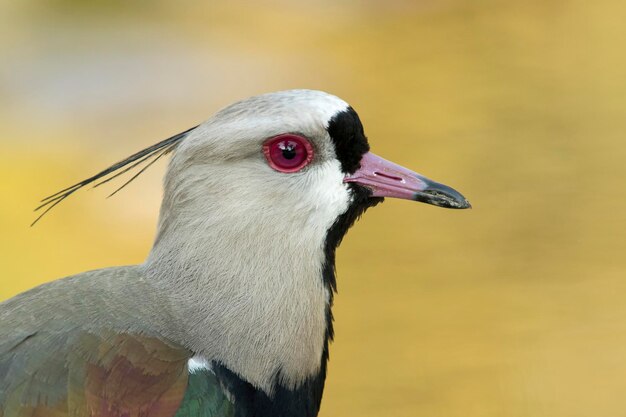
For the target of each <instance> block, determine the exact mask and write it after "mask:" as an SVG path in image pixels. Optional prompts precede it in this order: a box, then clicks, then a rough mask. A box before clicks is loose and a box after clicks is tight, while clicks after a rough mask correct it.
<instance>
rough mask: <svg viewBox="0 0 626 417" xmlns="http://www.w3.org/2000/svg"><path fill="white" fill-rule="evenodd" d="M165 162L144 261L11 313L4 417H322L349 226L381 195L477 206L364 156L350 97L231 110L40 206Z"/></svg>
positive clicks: (319, 95)
mask: <svg viewBox="0 0 626 417" xmlns="http://www.w3.org/2000/svg"><path fill="white" fill-rule="evenodd" d="M165 155H170V156H171V158H170V160H169V163H168V167H167V171H166V174H165V179H164V184H163V200H162V204H161V209H160V214H159V220H158V225H157V232H156V237H155V239H154V242H153V246H152V249H151V251H150V252H149V255H148V256H147V258H146V260H145V261H144V262H143V263H141V264H139V265H132V266H118V267H110V268H105V269H100V270H95V271H89V272H84V273H80V274H78V275H74V276H71V277H66V278H62V279H59V280H56V281H52V282H49V283H46V284H43V285H41V286H38V287H36V288H34V289H31V290H29V291H26V292H24V293H21V294H19V295H17V296H15V297H13V298H11V299H8V300H6V301H4V302H2V303H1V304H0V417H42V416H46V417H47V416H50V417H66V416H67V417H70V416H71V417H314V416H317V415H318V412H319V409H320V404H321V401H322V394H323V390H324V382H325V379H326V374H327V362H328V358H329V345H330V343H331V341H332V339H333V335H334V333H333V316H332V305H333V298H334V294H335V291H336V277H335V276H336V273H335V253H336V249H337V247H338V246H339V244H340V242H341V241H342V239H343V237H344V235H345V234H346V232H347V231H348V229H349V228H350V227H351V226H352V225H353V224H354V223H355V221H356V220H357V219H358V218H359V217H360V216H361V215H362V214H363V213H364V212H365V211H366V210H367V209H368V208H370V207H373V206H375V205H376V204H378V203H380V202H381V201H383V199H384V198H385V197H390V198H400V199H408V200H414V201H418V202H424V203H428V204H431V205H435V206H439V207H444V208H454V209H465V208H469V207H470V204H469V202H468V201H467V199H466V198H465V197H463V195H462V194H460V193H459V192H457V191H456V190H454V189H453V188H451V187H448V186H446V185H443V184H440V183H437V182H435V181H432V180H430V179H428V178H426V177H424V176H422V175H419V174H416V173H415V172H413V171H411V170H409V169H407V168H404V167H402V166H400V165H397V164H395V163H392V162H390V161H387V160H385V159H383V158H381V157H379V156H377V155H376V154H374V153H372V152H370V146H369V143H368V140H367V137H366V135H365V133H364V129H363V125H362V123H361V120H360V118H359V116H358V114H357V113H356V111H355V110H354V109H353V108H352V107H351V106H350V105H349V104H348V103H346V102H345V101H343V100H342V99H340V98H338V97H336V96H334V95H331V94H328V93H325V92H322V91H316V90H288V91H279V92H273V93H267V94H262V95H258V96H254V97H250V98H247V99H244V100H241V101H239V102H236V103H234V104H231V105H229V106H227V107H225V108H223V109H222V110H220V111H218V112H217V113H215V114H214V115H213V116H212V117H211V118H209V119H208V120H207V121H206V122H204V123H202V124H200V125H198V126H196V127H194V128H192V129H189V130H187V131H185V132H183V133H181V134H178V135H175V136H173V137H171V138H169V139H166V140H164V141H161V142H159V143H157V144H155V145H153V146H151V147H149V148H146V149H144V150H142V151H140V152H137V153H136V154H134V155H132V156H130V157H128V158H126V159H124V160H122V161H120V162H119V163H117V164H115V165H113V166H111V167H109V168H107V169H105V170H103V171H101V172H99V173H98V174H96V175H94V176H92V177H90V178H88V179H86V180H84V181H81V182H79V183H77V184H75V185H73V186H72V187H69V188H66V189H65V190H62V191H61V192H59V193H57V194H55V195H53V196H50V197H48V198H47V199H44V200H43V203H42V205H41V206H40V211H43V210H45V211H44V214H45V212H47V211H48V210H49V209H50V208H52V207H53V206H56V205H57V204H59V203H60V202H62V201H64V200H65V199H66V198H67V197H69V196H70V195H72V194H73V193H75V192H76V191H78V190H80V189H83V188H85V187H86V186H88V185H100V184H102V183H105V182H108V181H109V180H111V179H113V178H115V177H117V176H118V175H120V174H122V173H125V172H128V171H129V170H131V169H138V168H139V167H141V166H142V164H143V165H145V166H143V168H142V169H141V170H140V171H139V173H138V174H135V175H134V176H133V178H131V180H132V179H134V178H136V177H137V176H138V175H139V174H140V173H141V172H143V171H144V170H145V169H146V168H147V167H148V166H149V165H151V164H152V163H154V162H155V161H156V160H157V159H159V158H162V157H163V156H165ZM127 183H128V182H127ZM127 183H126V184H127ZM126 184H125V185H126Z"/></svg>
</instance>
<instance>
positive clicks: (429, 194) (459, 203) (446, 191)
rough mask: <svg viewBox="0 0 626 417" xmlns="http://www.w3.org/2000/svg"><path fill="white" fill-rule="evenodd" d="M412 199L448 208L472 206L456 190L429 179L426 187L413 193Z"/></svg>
mask: <svg viewBox="0 0 626 417" xmlns="http://www.w3.org/2000/svg"><path fill="white" fill-rule="evenodd" d="M414 200H415V201H419V202H422V203H427V204H432V205H434V206H437V207H444V208H449V209H458V210H461V209H469V208H472V205H471V204H470V202H469V201H467V199H466V198H465V197H463V195H462V194H461V193H459V192H458V191H457V190H455V189H454V188H452V187H448V186H447V185H444V184H440V183H438V182H434V181H429V183H428V187H427V188H426V189H424V190H423V191H419V192H417V193H415V197H414Z"/></svg>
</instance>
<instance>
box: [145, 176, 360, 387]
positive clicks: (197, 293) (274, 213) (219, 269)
mask: <svg viewBox="0 0 626 417" xmlns="http://www.w3.org/2000/svg"><path fill="white" fill-rule="evenodd" d="M187 169H193V167H188V168H187ZM216 169H219V167H214V169H213V171H212V172H211V176H206V175H205V176H204V178H203V177H202V172H201V171H199V172H189V173H188V178H196V177H198V176H199V178H198V179H197V180H194V181H193V183H192V182H189V183H188V184H187V183H185V182H184V181H182V182H181V181H177V183H176V184H169V183H167V182H166V196H165V199H164V203H163V207H162V211H161V222H160V227H159V234H158V237H157V241H156V243H155V246H154V248H153V250H152V252H151V254H150V256H149V258H148V260H147V261H146V264H145V268H146V272H147V274H148V276H149V277H150V278H151V279H152V281H153V282H154V283H155V285H157V286H158V287H160V288H161V289H162V290H164V291H166V294H168V296H169V297H170V299H171V300H172V303H173V304H174V310H175V311H176V312H177V314H178V315H179V318H180V320H182V322H183V323H184V327H185V332H186V333H187V337H186V340H184V341H181V343H184V344H185V345H186V346H187V347H188V348H190V349H191V350H192V351H194V353H196V354H199V355H202V356H203V357H204V358H206V359H207V360H208V361H218V362H220V363H221V364H223V365H225V366H226V367H227V368H229V369H230V370H231V371H233V372H235V373H237V374H238V375H240V376H241V377H242V378H244V379H245V380H247V381H248V382H250V383H251V384H253V385H254V386H256V387H257V388H260V389H263V390H264V391H266V392H267V393H270V394H271V392H272V390H273V386H274V382H275V377H276V375H277V374H278V372H280V378H281V381H280V382H281V383H282V384H283V385H285V386H287V387H296V386H298V385H299V384H301V383H302V382H303V381H304V380H305V379H306V378H307V377H310V376H312V375H315V374H316V373H317V372H318V371H319V367H320V363H321V357H322V350H323V347H324V339H325V332H326V326H327V323H326V308H327V305H328V302H329V298H330V294H329V292H328V291H329V290H328V288H327V287H326V286H325V285H324V282H323V279H322V268H323V266H324V263H325V261H326V259H325V254H324V245H325V240H326V234H327V231H328V229H329V228H330V227H331V226H332V224H333V222H334V221H335V220H336V218H337V217H338V216H339V215H340V214H342V213H343V212H345V211H346V210H347V208H348V204H349V200H350V194H349V192H348V189H347V187H345V185H343V184H342V181H341V175H342V174H341V173H340V171H339V169H338V166H334V165H333V166H328V167H321V168H320V169H325V170H326V172H324V175H320V176H319V177H318V178H322V179H324V180H323V181H317V182H314V183H312V184H302V185H300V186H299V187H295V188H294V189H293V190H291V189H284V187H283V188H282V189H281V190H280V191H279V192H278V191H277V193H279V194H280V195H279V196H277V195H276V194H269V195H267V194H266V195H263V194H261V193H259V192H258V190H259V187H260V186H262V185H261V184H255V183H254V180H253V179H251V180H250V184H249V187H250V188H249V189H247V190H244V191H245V192H242V190H239V192H238V193H237V194H235V193H225V194H223V195H219V196H216V195H210V194H208V195H206V196H204V198H198V196H197V195H193V196H190V190H192V189H194V188H193V187H194V186H196V185H197V182H196V181H200V182H201V183H202V184H203V186H204V188H205V189H211V181H212V178H222V179H223V178H224V176H227V175H228V173H227V172H226V171H225V172H222V173H219V172H215V170H216ZM335 172H336V174H334V173H335ZM337 176H339V177H337ZM304 185H306V186H309V187H315V188H316V189H310V190H309V192H307V193H302V192H301V191H302V188H301V186H304ZM265 186H267V184H265ZM296 188H297V189H296ZM242 195H245V196H247V198H248V200H246V201H241V196H242ZM307 199H311V201H308V200H307ZM313 199H317V201H314V200H313ZM329 199H330V200H334V201H328V200H329ZM251 207H254V208H253V209H251Z"/></svg>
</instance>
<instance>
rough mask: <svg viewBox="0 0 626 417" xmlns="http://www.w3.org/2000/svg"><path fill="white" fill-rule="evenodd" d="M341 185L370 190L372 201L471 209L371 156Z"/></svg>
mask: <svg viewBox="0 0 626 417" xmlns="http://www.w3.org/2000/svg"><path fill="white" fill-rule="evenodd" d="M343 181H344V182H354V183H357V184H359V185H362V186H364V187H366V188H369V189H370V190H371V191H372V197H394V198H402V199H406V200H414V201H421V202H423V203H428V204H433V205H435V206H439V207H446V208H453V209H466V208H471V207H472V206H471V205H470V203H469V201H467V200H466V199H465V197H463V196H462V195H461V193H459V192H458V191H456V190H454V189H453V188H450V187H448V186H447V185H443V184H439V183H438V182H435V181H431V180H429V179H428V178H426V177H424V176H422V175H419V174H416V173H415V172H413V171H411V170H409V169H406V168H404V167H403V166H400V165H398V164H394V163H393V162H390V161H387V160H386V159H383V158H381V157H380V156H377V155H374V154H373V153H371V152H368V153H366V154H365V155H363V158H361V167H360V168H359V169H358V170H357V171H356V172H355V173H354V174H352V175H348V176H347V177H345V178H344V180H343Z"/></svg>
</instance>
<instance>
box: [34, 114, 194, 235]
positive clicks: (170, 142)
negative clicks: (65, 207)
mask: <svg viewBox="0 0 626 417" xmlns="http://www.w3.org/2000/svg"><path fill="white" fill-rule="evenodd" d="M196 127H198V126H195V127H192V128H191V129H188V130H185V131H184V132H182V133H179V134H177V135H175V136H172V137H171V138H168V139H165V140H162V141H161V142H159V143H156V144H154V145H152V146H150V147H148V148H146V149H144V150H141V151H139V152H137V153H135V154H133V155H131V156H129V157H128V158H126V159H124V160H122V161H119V162H117V163H116V164H113V165H111V166H110V167H108V168H107V169H105V170H103V171H100V172H99V173H97V174H96V175H94V176H92V177H89V178H87V179H85V180H83V181H80V182H78V183H76V184H74V185H72V186H70V187H67V188H65V189H63V190H61V191H59V192H57V193H55V194H52V195H51V196H48V197H46V198H44V199H43V200H41V205H40V206H39V207H37V208H36V209H35V211H39V210H44V211H43V212H42V213H41V214H40V215H39V217H37V218H36V219H35V221H34V222H33V223H32V224H31V226H34V225H35V224H37V222H38V221H39V220H41V218H42V217H43V216H45V215H46V214H47V213H48V212H49V211H50V210H52V209H53V208H54V207H56V206H57V205H58V204H59V203H61V202H62V201H63V200H65V199H66V198H67V197H69V196H70V195H72V194H74V193H75V192H76V191H78V190H80V189H81V188H83V187H85V186H87V185H90V184H92V183H94V182H96V184H95V185H94V186H93V187H94V188H95V187H99V186H101V185H103V184H105V183H107V182H109V181H111V180H113V179H115V178H117V177H119V176H120V175H122V174H125V173H126V172H128V171H131V170H132V169H134V168H137V167H138V166H140V165H141V164H143V163H146V162H147V164H146V165H145V166H144V167H143V168H141V169H140V170H139V171H138V172H137V173H136V174H135V175H133V176H132V177H131V178H130V179H129V180H128V181H126V182H125V183H124V184H122V186H121V187H119V188H118V189H116V190H115V191H114V192H113V193H111V194H110V195H109V197H111V196H113V195H114V194H117V192H118V191H120V190H121V189H123V188H124V187H126V186H127V185H128V184H130V183H131V182H133V181H134V180H135V179H136V178H137V177H138V176H140V175H141V174H142V173H143V172H144V171H145V170H146V169H148V168H149V167H150V166H152V164H154V163H155V162H156V161H158V160H159V159H161V158H162V157H163V156H165V155H167V154H168V153H170V152H171V151H173V150H174V148H175V147H176V145H178V143H179V142H180V140H181V139H183V138H184V137H185V136H187V135H188V134H189V132H191V131H192V130H194V129H195V128H196ZM111 174H113V175H111ZM97 181H99V182H97Z"/></svg>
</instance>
